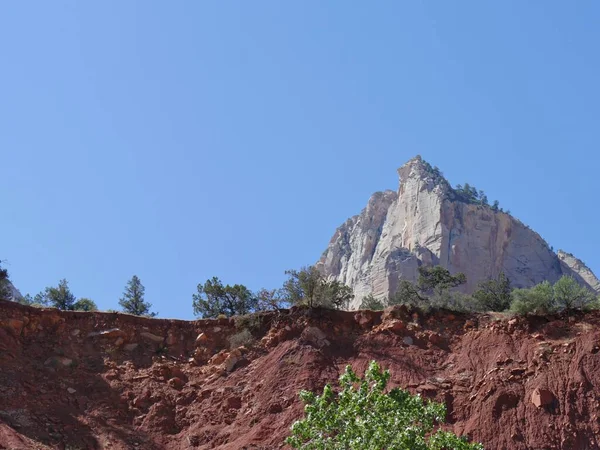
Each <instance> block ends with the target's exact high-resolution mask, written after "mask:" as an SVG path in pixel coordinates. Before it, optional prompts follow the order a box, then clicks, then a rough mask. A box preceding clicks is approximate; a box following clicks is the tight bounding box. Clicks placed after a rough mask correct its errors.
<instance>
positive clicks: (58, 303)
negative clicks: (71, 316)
mask: <svg viewBox="0 0 600 450" xmlns="http://www.w3.org/2000/svg"><path fill="white" fill-rule="evenodd" d="M20 303H23V304H25V305H29V306H38V307H41V306H50V307H52V308H58V309H63V310H66V311H97V310H98V307H97V306H96V303H94V301H93V300H91V299H89V298H80V299H79V300H77V297H75V295H73V293H72V292H71V289H70V288H69V283H68V282H67V280H65V279H62V280H60V281H59V282H58V286H56V287H52V286H49V287H47V288H46V289H44V291H43V292H40V293H39V294H36V296H35V297H33V298H31V295H29V294H27V295H26V296H25V297H22V298H21V300H20Z"/></svg>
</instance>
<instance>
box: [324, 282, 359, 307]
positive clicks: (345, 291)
mask: <svg viewBox="0 0 600 450" xmlns="http://www.w3.org/2000/svg"><path fill="white" fill-rule="evenodd" d="M320 297H321V303H322V304H323V305H325V306H331V307H333V308H335V309H346V308H348V306H350V302H351V301H352V299H353V298H354V293H353V292H352V289H350V288H349V287H348V286H346V285H345V284H344V283H342V282H340V281H337V280H334V281H329V282H324V283H323V286H322V289H321V292H320Z"/></svg>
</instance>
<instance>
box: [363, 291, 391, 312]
mask: <svg viewBox="0 0 600 450" xmlns="http://www.w3.org/2000/svg"><path fill="white" fill-rule="evenodd" d="M385 306H386V305H385V304H384V302H383V301H381V300H379V299H378V298H375V297H373V294H369V295H367V296H366V297H363V299H362V301H361V302H360V309H370V310H371V311H381V310H382V309H384V308H385Z"/></svg>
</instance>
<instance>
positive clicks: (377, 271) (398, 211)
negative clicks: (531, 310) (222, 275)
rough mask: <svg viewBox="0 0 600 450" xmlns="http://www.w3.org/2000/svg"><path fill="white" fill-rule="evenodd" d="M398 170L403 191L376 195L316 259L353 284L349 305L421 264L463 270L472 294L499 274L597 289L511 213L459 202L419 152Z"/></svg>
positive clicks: (383, 290) (526, 283)
mask: <svg viewBox="0 0 600 450" xmlns="http://www.w3.org/2000/svg"><path fill="white" fill-rule="evenodd" d="M398 174H399V177H400V186H399V189H398V192H394V191H385V192H377V193H375V194H373V196H372V197H371V198H370V199H369V202H368V204H367V207H366V208H365V209H364V210H363V211H362V212H361V213H360V214H359V215H357V216H354V217H352V218H351V219H349V220H347V221H346V222H345V223H344V224H343V225H342V226H340V227H339V228H338V229H337V230H336V232H335V234H334V235H333V237H332V239H331V242H330V243H329V246H328V248H327V250H326V251H325V252H324V253H323V255H322V257H321V259H320V261H319V262H318V263H317V266H318V267H319V269H320V270H321V271H322V272H323V273H324V274H325V275H326V276H327V277H329V278H330V279H335V280H338V281H341V282H343V283H345V284H347V285H348V286H350V287H351V288H352V289H353V290H354V293H355V299H354V302H353V304H352V305H351V307H352V308H357V307H358V306H359V305H360V302H361V299H362V298H363V297H364V296H366V295H368V294H373V295H374V296H375V297H379V298H388V297H389V296H390V295H393V294H394V293H395V292H396V289H397V286H398V283H399V281H400V280H401V279H406V280H409V281H412V282H414V281H416V280H417V277H418V267H419V266H421V265H441V266H443V267H445V268H447V269H448V270H449V271H450V272H452V273H457V272H462V273H464V274H465V275H466V276H467V284H466V286H465V287H464V290H465V292H467V293H470V292H473V290H474V289H475V288H476V286H477V284H478V283H479V282H480V281H483V280H487V279H490V278H495V277H497V276H498V275H499V274H500V272H504V273H505V274H506V275H507V277H508V278H509V279H510V281H511V283H512V286H513V287H530V286H533V285H535V284H537V283H540V282H542V281H544V280H549V281H551V282H554V281H556V280H558V279H559V278H560V277H561V276H562V275H564V274H566V275H572V276H574V277H575V278H576V279H577V280H578V281H579V282H580V283H581V284H582V285H584V286H586V287H588V288H590V289H592V290H594V291H596V292H600V281H599V280H598V279H597V278H596V276H595V275H594V274H593V272H592V271H591V270H590V269H589V268H588V267H586V266H585V264H583V263H582V262H581V261H580V260H578V259H577V258H575V257H574V256H573V255H570V254H568V253H565V252H562V251H559V253H558V254H557V253H555V252H554V251H553V249H552V248H551V247H550V246H549V245H548V243H547V242H546V241H544V240H543V239H542V238H541V236H540V235H539V234H538V233H536V232H535V231H533V230H532V229H531V228H529V227H528V226H526V225H525V224H523V223H522V222H521V221H519V220H518V219H516V218H515V217H513V216H511V215H510V214H507V213H505V212H502V211H499V210H494V209H492V208H491V207H490V206H485V205H478V204H472V203H465V202H462V201H458V200H456V199H455V198H454V197H455V196H454V195H453V192H454V190H453V189H452V188H451V187H450V185H449V184H448V182H447V181H446V180H445V179H444V178H443V177H442V176H441V175H440V174H439V172H438V173H436V171H435V170H432V168H431V166H429V165H428V164H427V163H426V162H424V161H423V160H422V159H421V158H420V157H416V158H414V159H412V160H410V161H409V162H408V163H406V164H405V165H403V166H402V167H401V168H400V169H398Z"/></svg>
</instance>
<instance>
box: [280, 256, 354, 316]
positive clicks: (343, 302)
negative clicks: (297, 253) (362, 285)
mask: <svg viewBox="0 0 600 450" xmlns="http://www.w3.org/2000/svg"><path fill="white" fill-rule="evenodd" d="M285 273H286V275H288V279H287V280H286V281H285V282H284V283H283V292H284V293H285V294H284V295H285V297H286V298H287V299H288V301H289V302H290V303H291V304H292V305H307V306H308V307H310V308H314V307H318V306H320V307H324V308H335V309H343V308H347V307H348V305H349V303H350V301H351V300H352V299H353V298H354V294H353V293H352V289H350V288H349V287H348V286H346V285H345V284H343V283H341V282H339V281H336V280H334V281H327V280H326V279H325V277H323V275H322V274H321V273H320V272H319V271H318V270H317V268H316V267H315V266H309V267H302V268H301V269H300V270H286V272H285Z"/></svg>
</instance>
